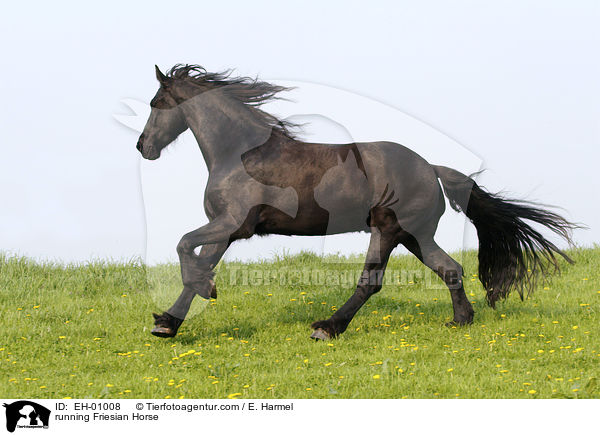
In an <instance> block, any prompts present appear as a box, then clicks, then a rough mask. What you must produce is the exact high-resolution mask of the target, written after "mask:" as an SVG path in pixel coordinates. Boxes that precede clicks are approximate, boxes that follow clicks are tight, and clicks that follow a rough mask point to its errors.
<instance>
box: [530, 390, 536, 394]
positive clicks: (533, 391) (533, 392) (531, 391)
mask: <svg viewBox="0 0 600 435" xmlns="http://www.w3.org/2000/svg"><path fill="white" fill-rule="evenodd" d="M528 393H529V394H535V393H537V391H535V390H529V391H528Z"/></svg>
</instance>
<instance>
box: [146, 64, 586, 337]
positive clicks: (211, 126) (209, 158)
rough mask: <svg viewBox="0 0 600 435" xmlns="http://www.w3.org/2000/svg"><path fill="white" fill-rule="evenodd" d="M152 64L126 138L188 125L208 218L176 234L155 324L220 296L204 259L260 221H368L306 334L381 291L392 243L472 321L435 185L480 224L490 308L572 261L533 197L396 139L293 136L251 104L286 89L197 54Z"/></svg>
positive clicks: (568, 226)
mask: <svg viewBox="0 0 600 435" xmlns="http://www.w3.org/2000/svg"><path fill="white" fill-rule="evenodd" d="M155 73H156V78H157V80H158V82H159V89H158V91H157V92H156V94H155V96H154V98H153V99H152V101H151V103H150V106H151V111H150V116H149V118H148V121H147V123H146V125H145V127H144V130H143V132H142V133H141V135H140V137H139V140H138V142H137V145H136V148H137V149H138V151H139V152H140V153H141V155H142V157H143V158H145V159H148V160H155V159H157V158H159V157H160V155H161V152H162V150H163V149H164V148H165V147H167V145H169V144H170V143H171V142H173V141H174V140H175V139H176V138H177V137H178V136H179V135H180V134H181V133H183V132H184V131H186V130H187V129H188V128H189V129H190V130H191V131H192V133H193V134H194V136H195V138H196V140H197V142H198V145H199V147H200V151H201V152H202V155H203V157H204V160H205V161H206V165H207V168H208V172H209V176H208V181H207V185H206V190H205V195H204V208H205V211H206V216H207V217H208V220H209V222H208V223H207V224H206V225H204V226H201V227H200V228H198V229H196V230H194V231H191V232H189V233H187V234H185V235H184V236H183V237H182V238H181V240H180V242H179V243H178V244H177V254H178V256H179V261H180V266H181V276H182V282H183V290H182V292H181V294H180V295H179V297H178V298H177V300H176V301H175V303H174V304H173V306H172V307H171V308H169V309H168V310H167V311H164V312H163V313H162V314H156V313H154V314H153V316H154V328H153V329H152V331H151V333H152V334H153V335H155V336H158V337H173V336H175V335H176V334H177V331H178V329H179V328H180V326H181V324H182V323H183V321H184V319H185V317H186V314H187V313H188V311H189V309H190V306H191V303H192V300H193V299H194V297H195V296H196V295H199V296H200V297H202V298H205V299H209V298H216V297H217V289H216V286H215V283H214V281H213V277H214V271H213V270H214V268H215V266H216V265H217V263H218V262H219V260H220V259H221V257H222V256H223V254H224V253H225V251H226V250H227V248H228V247H229V246H230V245H231V244H232V243H233V242H235V241H236V240H240V239H247V238H250V237H252V236H254V235H267V234H281V235H303V236H322V235H327V234H340V233H346V232H358V231H364V232H367V233H370V241H369V247H368V250H367V254H366V259H365V262H364V268H363V272H362V274H361V275H360V279H359V280H358V283H357V286H356V289H355V291H354V293H353V294H352V295H351V297H350V298H349V299H348V301H347V302H346V303H345V304H344V305H343V306H342V307H341V308H339V309H338V310H337V311H335V313H334V314H333V315H332V316H331V317H330V318H328V319H325V320H319V321H316V322H314V323H312V325H311V327H312V329H313V332H312V335H311V337H312V338H314V339H317V340H328V339H333V338H335V337H337V336H339V335H340V334H342V333H343V332H344V331H345V330H346V329H347V327H348V325H349V323H350V322H351V320H352V319H353V317H354V315H355V314H356V313H357V312H358V310H359V309H360V308H361V307H362V306H363V305H364V304H365V302H366V301H367V300H368V299H369V298H370V297H371V296H372V295H373V294H375V293H377V292H378V291H380V290H381V288H382V283H383V274H384V272H385V268H386V265H387V262H388V259H389V257H390V254H391V252H392V250H393V249H394V248H395V247H396V246H398V245H400V244H401V245H403V246H405V247H406V248H407V249H408V251H410V252H411V253H412V254H414V255H415V256H416V257H417V258H418V259H419V260H420V261H421V262H422V263H423V264H424V265H425V266H427V267H429V268H430V269H431V270H433V271H434V272H435V273H436V274H437V275H438V276H439V277H440V278H441V280H443V282H444V283H445V285H446V286H447V287H448V290H449V291H450V298H451V300H452V307H453V318H452V321H451V322H449V323H448V325H466V324H470V323H472V322H473V318H474V310H473V307H472V305H471V303H470V302H469V300H468V299H467V297H466V295H465V291H464V287H463V269H462V266H461V265H460V264H459V263H458V262H457V261H455V260H454V259H452V258H451V257H450V256H449V255H448V254H447V253H446V252H445V251H444V250H443V249H442V248H440V247H439V246H438V245H437V244H436V242H435V241H434V234H435V232H436V230H437V226H438V221H439V219H440V217H441V216H442V214H443V213H444V210H445V201H444V195H445V196H446V197H447V198H448V200H449V204H450V206H451V207H452V208H453V209H454V210H456V211H460V212H463V213H464V214H465V215H466V216H467V218H468V219H469V220H470V221H471V222H472V223H473V225H474V226H475V228H476V230H477V236H478V240H479V252H478V260H479V275H478V276H479V279H480V281H481V283H482V285H483V288H484V289H485V291H486V298H487V302H488V304H489V305H490V306H491V307H492V308H494V307H495V304H496V302H497V301H498V300H499V299H504V298H506V297H507V296H508V295H509V294H510V293H511V291H513V290H516V291H517V292H518V293H519V295H520V297H521V299H523V294H524V293H525V292H527V293H529V292H531V291H532V290H533V288H534V287H535V282H536V278H537V277H538V276H542V277H546V276H547V275H549V274H550V273H552V272H556V271H558V270H559V258H560V257H562V258H564V259H565V260H566V261H567V262H568V263H573V260H572V259H571V258H569V256H568V255H567V254H566V253H565V252H563V251H562V250H561V249H559V248H558V247H557V246H556V245H555V244H554V243H552V242H551V241H549V240H548V239H546V238H545V237H544V236H543V235H542V234H541V233H540V232H539V231H538V230H536V229H535V228H534V227H533V226H532V224H537V225H539V226H542V227H545V228H547V229H549V230H550V231H552V232H554V233H556V234H557V235H558V236H560V237H561V238H562V239H564V240H566V241H567V242H568V243H569V244H571V243H572V239H571V236H572V231H573V229H575V228H577V225H575V224H572V223H571V222H569V221H567V220H566V219H565V218H563V217H562V216H560V215H558V214H556V213H554V212H551V211H548V210H547V209H545V208H544V207H542V206H539V205H537V204H535V203H531V202H527V201H520V200H511V199H508V198H505V197H504V196H503V195H500V194H493V193H490V192H488V191H487V190H485V189H484V188H482V187H480V186H478V185H477V183H476V182H475V181H474V179H473V178H472V177H469V176H467V175H464V174H462V173H460V172H458V171H456V170H454V169H452V168H448V167H444V166H438V165H433V164H430V163H428V162H427V161H426V160H425V159H423V158H422V157H421V156H419V155H418V154H417V153H415V152H413V151H411V150H410V149H409V148H406V147H404V146H402V145H400V144H397V143H393V142H385V141H380V142H364V143H348V144H325V143H307V142H303V141H301V140H299V139H298V138H297V137H296V134H294V128H295V127H297V126H296V125H294V124H292V123H289V122H286V121H284V120H281V119H279V118H277V117H276V116H274V115H272V114H269V113H267V112H265V111H263V110H262V109H261V106H262V104H264V103H265V102H267V101H270V100H273V99H277V98H281V97H280V93H281V92H283V91H287V90H289V88H285V87H282V86H277V85H274V84H271V83H267V82H264V81H260V80H258V78H256V79H252V78H248V77H232V75H231V71H225V72H217V73H212V72H208V71H206V69H204V68H203V67H201V66H199V65H189V64H186V65H183V64H177V65H175V66H174V67H172V68H171V69H170V70H169V71H167V72H166V74H164V73H162V72H161V71H160V69H159V68H158V67H157V66H155ZM527 221H529V223H528V222H527ZM198 248H200V250H199V252H198V253H197V252H196V250H197V249H198Z"/></svg>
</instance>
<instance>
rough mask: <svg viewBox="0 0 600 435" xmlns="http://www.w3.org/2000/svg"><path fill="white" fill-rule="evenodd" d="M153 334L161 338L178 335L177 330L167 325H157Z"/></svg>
mask: <svg viewBox="0 0 600 435" xmlns="http://www.w3.org/2000/svg"><path fill="white" fill-rule="evenodd" d="M151 334H152V335H155V336H157V337H161V338H171V337H175V335H177V331H173V330H172V329H171V328H167V327H165V326H156V327H154V329H152V331H151Z"/></svg>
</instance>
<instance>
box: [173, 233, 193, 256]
mask: <svg viewBox="0 0 600 435" xmlns="http://www.w3.org/2000/svg"><path fill="white" fill-rule="evenodd" d="M194 248H195V246H193V244H192V242H191V241H190V240H189V239H188V238H187V237H186V236H183V237H182V238H181V240H180V241H179V243H177V254H179V255H180V256H181V255H189V254H191V253H192V252H193V251H194Z"/></svg>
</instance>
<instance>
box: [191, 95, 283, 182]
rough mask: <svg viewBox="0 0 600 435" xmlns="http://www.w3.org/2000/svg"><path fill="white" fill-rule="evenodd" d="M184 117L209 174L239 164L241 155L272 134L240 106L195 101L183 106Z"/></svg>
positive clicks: (248, 111)
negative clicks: (225, 166)
mask: <svg viewBox="0 0 600 435" xmlns="http://www.w3.org/2000/svg"><path fill="white" fill-rule="evenodd" d="M185 114H186V121H187V124H188V126H189V128H190V130H192V132H193V134H194V136H195V138H196V141H197V142H198V145H199V147H200V150H201V151H202V155H203V157H204V160H205V161H206V165H207V167H208V170H209V171H211V170H212V169H214V168H215V167H218V166H219V165H226V164H229V163H230V162H232V161H235V162H239V161H241V155H242V154H243V153H245V152H246V151H248V150H251V149H253V148H256V147H258V146H260V145H262V144H264V143H265V142H267V141H268V140H269V138H270V137H271V133H272V129H271V128H270V127H265V126H261V125H259V124H258V123H257V121H256V118H255V117H254V115H253V114H252V113H251V112H250V110H249V109H248V108H247V107H245V106H243V105H242V104H241V103H240V105H239V106H238V105H237V104H235V103H229V104H227V103H221V104H210V105H208V104H206V101H201V100H198V102H196V103H194V102H191V104H189V105H187V107H186V109H185Z"/></svg>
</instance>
